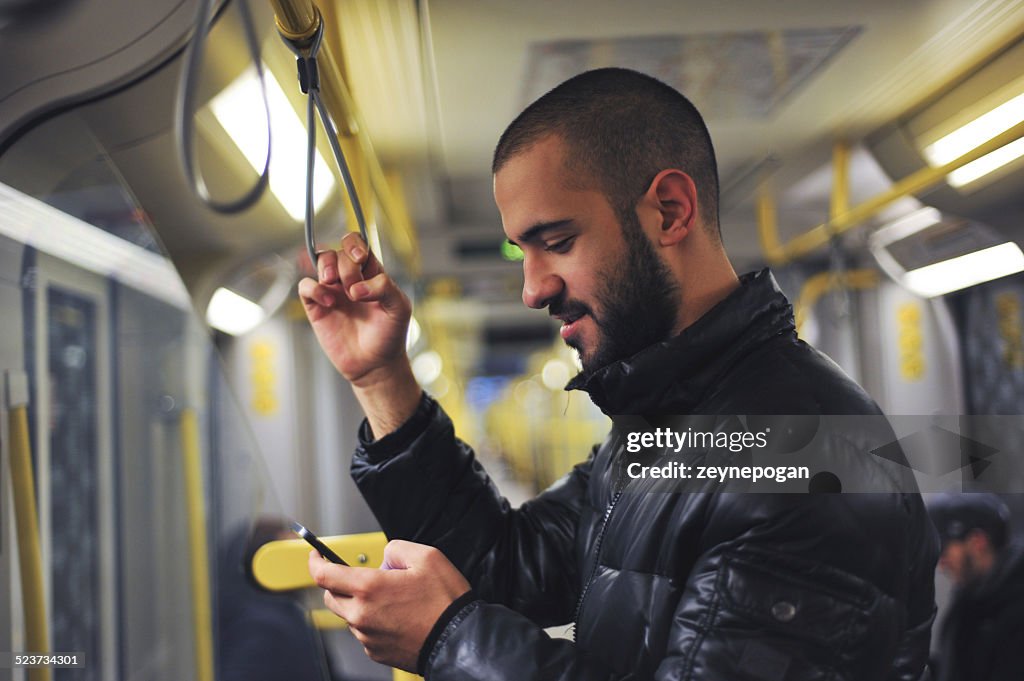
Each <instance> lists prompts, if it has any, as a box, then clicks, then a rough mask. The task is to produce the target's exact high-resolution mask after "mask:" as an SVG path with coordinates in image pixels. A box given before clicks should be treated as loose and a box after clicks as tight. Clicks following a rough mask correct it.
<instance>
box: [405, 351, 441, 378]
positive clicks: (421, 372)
mask: <svg viewBox="0 0 1024 681" xmlns="http://www.w3.org/2000/svg"><path fill="white" fill-rule="evenodd" d="M443 366H444V365H443V363H442V361H441V355H439V354H437V353H436V352H435V351H433V350H427V351H425V352H421V353H420V354H418V355H416V357H414V358H413V360H412V373H413V375H414V376H415V377H416V381H417V382H418V383H419V384H420V385H430V384H431V383H433V382H434V381H436V380H437V379H438V377H439V376H440V375H441V369H442V367H443Z"/></svg>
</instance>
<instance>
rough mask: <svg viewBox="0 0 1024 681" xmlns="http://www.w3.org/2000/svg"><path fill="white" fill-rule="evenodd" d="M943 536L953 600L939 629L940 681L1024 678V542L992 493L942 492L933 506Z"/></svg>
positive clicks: (944, 561) (943, 567)
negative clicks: (1014, 539) (1015, 538)
mask: <svg viewBox="0 0 1024 681" xmlns="http://www.w3.org/2000/svg"><path fill="white" fill-rule="evenodd" d="M928 513H929V515H930V516H931V518H932V521H933V522H934V523H935V527H936V529H937V530H938V531H939V537H940V538H941V540H942V554H941V555H940V556H939V569H940V570H941V571H942V572H943V573H945V574H946V576H948V577H949V579H950V580H951V581H952V582H953V587H954V593H953V602H952V604H951V605H950V607H949V611H948V612H947V614H946V616H945V618H944V619H943V621H942V626H941V628H940V629H939V637H938V645H937V659H936V660H935V663H934V666H935V669H936V672H937V679H938V681H1019V680H1020V679H1024V544H1022V543H1021V542H1019V541H1018V542H1011V541H1010V538H1011V537H1012V535H1011V533H1010V524H1009V518H1010V512H1009V509H1008V508H1007V506H1006V504H1005V503H1004V502H1003V501H1002V500H1001V499H1000V498H999V497H997V496H996V495H994V494H986V493H981V492H965V493H962V494H952V493H951V494H943V495H941V496H938V497H935V498H933V499H932V500H931V501H930V502H929V504H928Z"/></svg>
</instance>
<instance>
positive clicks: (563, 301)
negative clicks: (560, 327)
mask: <svg viewBox="0 0 1024 681" xmlns="http://www.w3.org/2000/svg"><path fill="white" fill-rule="evenodd" d="M548 314H549V315H551V316H552V317H572V318H578V317H582V316H583V315H590V316H591V317H593V319H594V321H597V317H596V316H595V315H594V311H593V310H591V309H590V306H589V305H587V304H586V303H584V302H582V301H579V300H574V299H572V298H559V299H558V300H555V301H553V302H551V303H550V304H549V305H548Z"/></svg>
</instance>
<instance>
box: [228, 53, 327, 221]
mask: <svg viewBox="0 0 1024 681" xmlns="http://www.w3.org/2000/svg"><path fill="white" fill-rule="evenodd" d="M263 78H264V80H265V81H266V84H267V103H268V105H269V106H270V121H271V128H272V130H273V134H272V135H271V140H272V144H273V148H272V150H271V154H270V191H271V192H273V194H274V196H276V197H277V200H278V201H280V202H281V205H282V206H283V207H284V209H285V210H286V211H287V212H288V215H290V216H291V217H292V219H294V220H296V221H302V220H304V218H305V215H306V146H307V139H306V125H305V123H303V121H302V119H301V118H299V115H298V114H297V113H295V109H293V108H292V105H291V102H289V101H288V97H287V96H286V95H285V94H284V90H282V89H281V86H280V84H278V82H277V80H276V79H275V78H274V76H273V74H272V73H271V72H270V69H269V68H267V66H266V65H264V66H263ZM210 110H211V111H213V115H214V116H216V118H217V120H218V121H219V122H220V124H221V126H222V127H223V128H224V130H225V131H226V132H227V133H228V136H229V137H230V138H231V140H232V141H233V142H234V143H235V145H236V146H237V147H238V148H239V149H240V150H241V152H242V154H243V155H244V156H245V158H246V160H247V161H248V162H249V165H251V166H252V167H253V169H255V170H256V172H260V171H261V170H263V164H264V163H265V162H266V159H267V122H266V119H265V117H264V115H263V96H262V93H261V90H260V80H259V77H258V76H257V75H256V69H255V68H254V67H250V68H248V69H247V70H246V71H245V72H244V73H242V75H241V76H239V77H238V78H237V79H235V81H234V82H232V83H231V84H230V85H228V86H227V87H226V88H224V89H223V90H222V91H221V92H219V93H218V94H217V96H215V97H214V98H213V99H211V100H210ZM313 166H314V169H315V175H316V178H315V180H314V183H313V208H314V210H320V207H321V206H322V205H323V204H324V202H325V201H326V200H327V197H328V196H330V195H331V191H332V190H333V189H334V175H332V174H331V170H330V168H328V166H327V162H326V161H325V160H324V157H323V156H322V155H321V154H320V152H319V151H317V152H316V156H315V158H314V161H313Z"/></svg>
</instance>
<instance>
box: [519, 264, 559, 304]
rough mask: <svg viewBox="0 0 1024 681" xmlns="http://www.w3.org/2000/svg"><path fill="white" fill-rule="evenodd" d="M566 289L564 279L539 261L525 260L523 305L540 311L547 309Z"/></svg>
mask: <svg viewBox="0 0 1024 681" xmlns="http://www.w3.org/2000/svg"><path fill="white" fill-rule="evenodd" d="M563 288H565V283H564V282H563V281H562V278H561V277H559V276H558V275H557V274H555V273H554V272H552V271H550V270H549V269H547V268H546V267H544V266H543V264H542V263H541V262H540V261H539V259H536V260H535V259H533V258H530V257H527V258H525V259H524V260H523V303H524V304H525V305H526V306H527V307H531V308H533V309H535V310H539V309H542V308H545V307H547V306H548V305H549V304H550V303H551V301H552V300H554V299H555V298H556V297H557V296H558V295H559V294H560V293H561V292H562V289H563Z"/></svg>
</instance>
